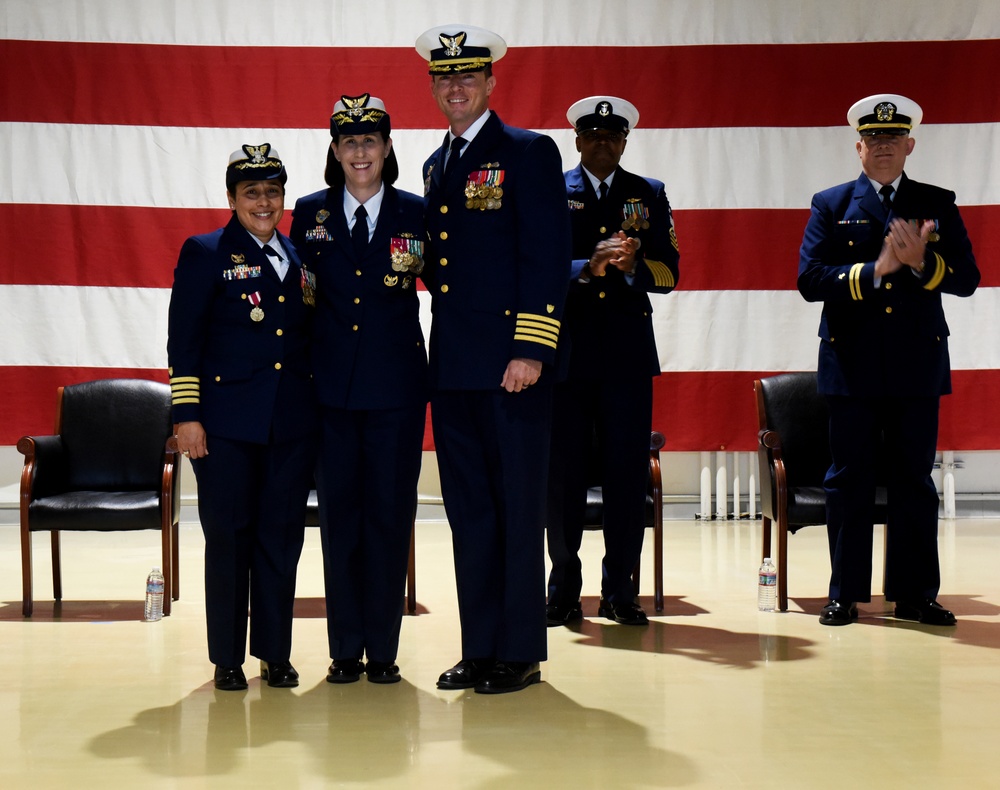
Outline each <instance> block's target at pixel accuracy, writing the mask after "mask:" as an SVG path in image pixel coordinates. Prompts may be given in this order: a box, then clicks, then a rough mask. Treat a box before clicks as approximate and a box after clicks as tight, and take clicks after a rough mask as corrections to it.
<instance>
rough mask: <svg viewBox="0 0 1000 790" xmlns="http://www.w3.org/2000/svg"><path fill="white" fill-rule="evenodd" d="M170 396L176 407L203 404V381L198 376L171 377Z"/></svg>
mask: <svg viewBox="0 0 1000 790" xmlns="http://www.w3.org/2000/svg"><path fill="white" fill-rule="evenodd" d="M170 396H171V401H172V402H173V404H174V406H180V405H181V404H184V403H201V379H200V378H198V376H173V377H171V379H170Z"/></svg>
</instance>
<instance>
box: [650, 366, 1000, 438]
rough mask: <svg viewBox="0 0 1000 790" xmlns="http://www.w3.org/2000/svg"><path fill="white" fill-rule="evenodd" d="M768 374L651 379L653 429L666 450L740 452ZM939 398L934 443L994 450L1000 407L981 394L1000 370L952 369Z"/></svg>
mask: <svg viewBox="0 0 1000 790" xmlns="http://www.w3.org/2000/svg"><path fill="white" fill-rule="evenodd" d="M770 375H774V374H773V373H769V372H759V373H753V372H746V371H731V372H729V371H727V372H720V373H700V372H699V373H664V374H663V375H661V376H658V377H657V378H656V379H654V382H653V429H654V430H657V431H660V432H661V433H662V434H663V435H664V436H665V437H666V439H667V444H666V449H667V450H669V451H680V452H697V451H702V450H716V451H724V452H744V451H748V450H756V448H757V430H758V426H757V409H756V401H755V398H754V392H753V381H754V379H756V378H761V377H763V376H770ZM951 379H952V390H953V393H952V394H951V395H947V396H945V397H943V398H942V399H941V421H940V430H939V433H938V447H939V448H940V449H942V450H990V449H993V450H995V449H996V448H997V437H998V436H1000V411H998V410H997V409H995V408H993V405H992V401H991V400H989V399H987V398H984V397H983V393H985V392H1000V370H955V371H952V374H951Z"/></svg>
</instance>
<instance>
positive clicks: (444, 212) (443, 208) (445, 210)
mask: <svg viewBox="0 0 1000 790" xmlns="http://www.w3.org/2000/svg"><path fill="white" fill-rule="evenodd" d="M441 213H442V214H447V213H448V207H447V206H441Z"/></svg>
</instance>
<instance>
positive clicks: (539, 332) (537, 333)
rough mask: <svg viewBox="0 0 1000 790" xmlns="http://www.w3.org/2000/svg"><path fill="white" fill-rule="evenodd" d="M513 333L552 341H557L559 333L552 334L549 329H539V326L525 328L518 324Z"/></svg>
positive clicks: (523, 325)
mask: <svg viewBox="0 0 1000 790" xmlns="http://www.w3.org/2000/svg"><path fill="white" fill-rule="evenodd" d="M514 332H515V333H517V334H522V335H530V336H532V337H544V338H550V339H552V340H558V339H559V332H553V331H552V330H551V329H546V328H545V327H539V326H527V325H525V324H518V326H517V328H516V329H515V330H514Z"/></svg>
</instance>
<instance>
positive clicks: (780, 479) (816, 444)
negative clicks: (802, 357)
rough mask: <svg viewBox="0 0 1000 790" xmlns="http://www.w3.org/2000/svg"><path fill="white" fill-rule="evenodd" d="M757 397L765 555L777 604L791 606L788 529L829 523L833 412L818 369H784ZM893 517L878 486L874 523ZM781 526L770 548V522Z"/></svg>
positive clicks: (758, 385)
mask: <svg viewBox="0 0 1000 790" xmlns="http://www.w3.org/2000/svg"><path fill="white" fill-rule="evenodd" d="M753 388H754V392H755V393H756V398H757V421H758V423H759V427H760V430H759V431H758V433H757V441H758V446H757V461H758V465H759V467H760V503H761V514H762V516H763V536H762V543H763V549H762V552H761V557H762V558H763V557H767V556H772V557H775V564H776V566H777V571H778V609H779V610H780V611H782V612H784V611H787V610H788V533H789V532H791V533H793V534H794V533H795V532H797V531H798V530H799V529H801V528H802V527H808V526H814V525H821V524H826V491H825V489H824V488H823V480H824V479H825V477H826V472H827V470H828V469H829V468H830V461H831V456H830V413H829V411H828V409H827V405H826V399H825V398H824V397H823V396H822V395H820V394H819V393H818V392H817V386H816V374H815V373H782V374H779V375H777V376H771V377H768V378H764V379H757V380H755V381H754V383H753ZM887 517H888V506H887V499H886V490H885V487H884V486H879V487H878V488H876V491H875V523H876V524H884V523H885V522H886V519H887ZM772 521H773V522H774V523H775V524H776V525H777V528H778V530H777V531H778V551H777V556H775V555H774V554H772V553H771V522H772Z"/></svg>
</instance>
